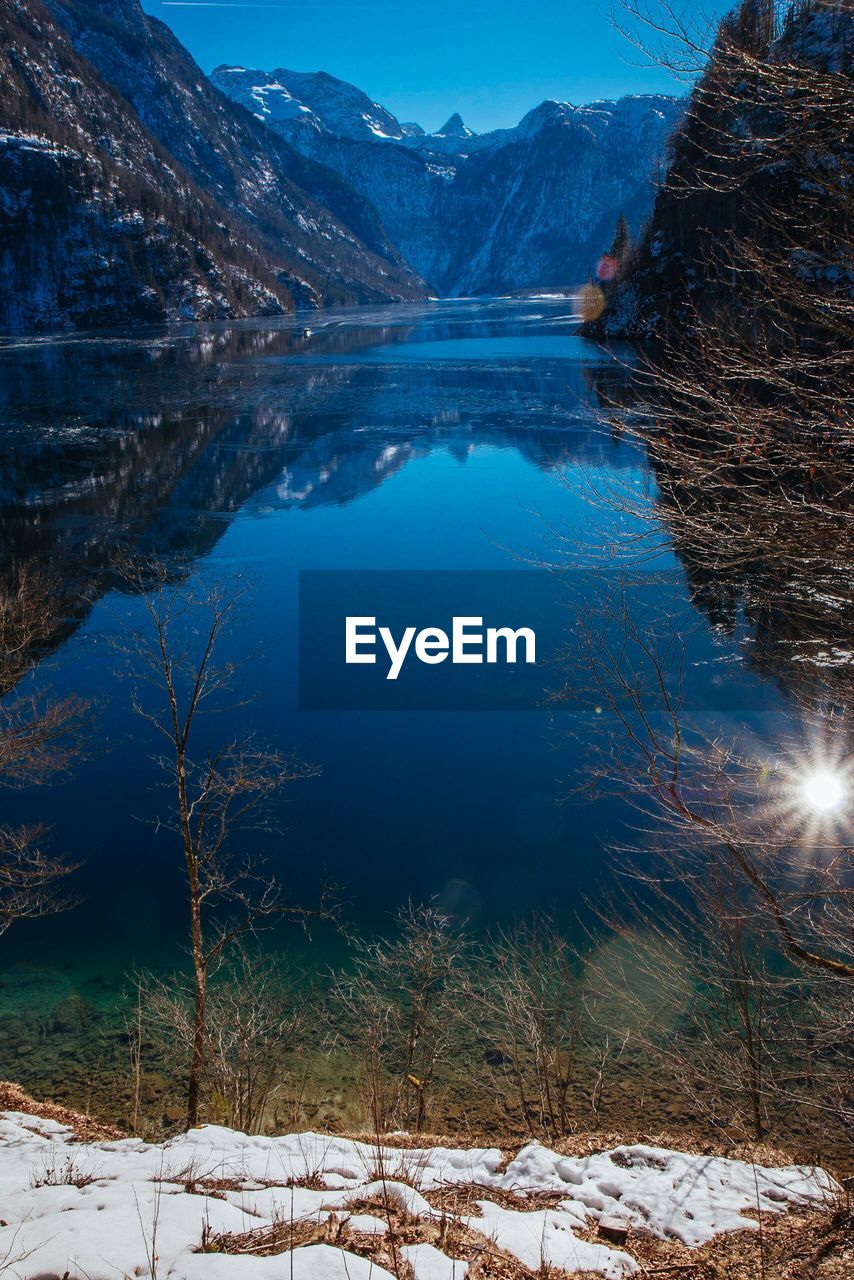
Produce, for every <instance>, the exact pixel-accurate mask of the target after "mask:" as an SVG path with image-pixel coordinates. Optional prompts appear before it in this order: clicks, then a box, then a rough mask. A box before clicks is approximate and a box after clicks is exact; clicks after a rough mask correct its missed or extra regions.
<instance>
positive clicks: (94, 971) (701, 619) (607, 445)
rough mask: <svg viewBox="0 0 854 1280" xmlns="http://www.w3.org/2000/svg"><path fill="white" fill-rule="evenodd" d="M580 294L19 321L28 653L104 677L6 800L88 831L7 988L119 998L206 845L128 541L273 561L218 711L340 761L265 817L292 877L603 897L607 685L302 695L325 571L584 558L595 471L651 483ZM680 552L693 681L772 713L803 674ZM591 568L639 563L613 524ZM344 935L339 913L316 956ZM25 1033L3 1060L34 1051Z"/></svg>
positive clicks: (365, 885) (73, 843)
mask: <svg viewBox="0 0 854 1280" xmlns="http://www.w3.org/2000/svg"><path fill="white" fill-rule="evenodd" d="M576 320H577V317H576V316H575V315H574V313H573V306H572V303H571V301H570V300H568V299H561V298H549V299H525V300H518V301H515V300H514V301H507V300H504V301H501V300H497V301H478V302H469V301H460V302H453V303H432V304H424V305H419V306H417V307H410V306H406V307H396V308H385V309H381V310H380V309H376V310H368V309H364V310H359V311H350V312H341V313H328V314H323V315H318V316H312V317H308V318H307V317H302V318H299V319H295V320H283V321H280V320H276V321H270V322H264V321H257V322H245V323H241V324H231V325H225V324H222V325H210V326H187V327H186V328H183V329H181V328H178V329H172V330H170V331H168V332H165V331H151V332H148V331H140V332H137V333H133V332H130V333H125V332H112V333H107V334H103V335H98V334H93V335H85V336H80V335H77V336H73V337H59V338H55V339H51V338H48V339H39V340H30V341H15V342H11V341H10V342H6V343H5V344H3V345H2V346H0V449H2V476H3V480H2V488H0V504H1V505H0V522H2V540H3V559H4V562H5V563H7V564H8V563H9V562H10V561H11V560H16V559H17V560H20V559H27V558H35V559H36V560H38V561H39V562H41V563H44V564H46V565H49V566H50V568H51V570H52V571H53V572H54V573H55V574H56V575H57V578H58V580H59V583H60V589H59V590H58V591H57V596H56V601H55V607H56V617H55V620H53V621H54V622H55V626H54V640H53V643H52V646H51V652H50V653H49V654H48V655H47V656H46V657H45V659H44V661H43V662H42V664H41V666H40V667H39V670H38V671H37V672H36V673H35V676H34V677H33V681H34V683H35V684H36V685H37V686H38V687H49V688H50V690H51V692H52V693H54V694H64V693H70V692H74V693H77V694H80V695H82V696H84V697H86V698H89V699H91V701H92V706H93V719H92V725H91V729H90V733H89V738H88V742H87V752H86V757H85V759H83V760H82V761H81V762H80V763H79V764H77V765H76V766H75V768H74V770H73V772H72V774H71V775H70V776H69V777H68V778H67V779H65V780H63V781H62V782H60V783H58V784H55V785H51V786H49V787H41V788H30V789H28V790H26V791H23V792H7V793H6V794H5V795H4V810H5V814H6V820H7V821H18V820H23V819H39V820H44V821H46V822H48V823H49V824H50V825H51V828H52V834H51V848H52V850H53V851H55V852H60V851H61V852H62V853H64V854H66V855H67V856H68V857H69V858H70V859H71V860H73V861H79V862H80V863H81V869H80V871H79V872H77V873H76V875H75V891H76V893H77V895H78V897H79V903H78V905H77V906H76V907H75V909H74V910H72V911H69V912H67V913H65V914H63V915H61V916H57V917H55V918H53V919H47V920H41V921H38V922H33V923H27V924H22V925H20V926H19V927H16V928H15V929H13V930H10V931H9V933H8V934H7V935H6V936H5V937H3V939H2V944H0V948H2V949H0V968H2V971H3V978H2V985H0V999H2V1002H3V1006H4V1007H5V1009H6V1011H7V1012H10V1013H14V1011H15V1010H16V1009H19V1008H20V1007H21V1004H22V1003H24V1004H26V1006H27V1007H28V1008H32V1007H35V1006H39V1007H41V1006H42V1005H45V1006H46V1007H48V1006H50V1005H51V1003H52V1002H55V1001H56V1000H58V999H60V998H62V997H63V996H64V995H67V994H68V992H71V991H73V992H78V993H80V994H81V995H82V996H83V997H84V998H85V999H91V1000H93V1001H96V1002H97V1001H100V1002H109V1001H111V1000H114V999H115V998H116V996H117V993H118V992H119V990H120V989H121V986H122V984H123V982H124V979H125V975H126V974H127V973H129V972H130V971H131V970H132V969H133V968H134V967H136V966H140V965H168V964H171V963H175V962H177V961H178V960H179V959H180V945H181V942H182V937H183V935H182V928H183V906H182V900H181V893H180V886H181V879H180V875H181V866H180V859H179V851H178V849H177V847H176V845H175V843H174V838H173V837H172V836H171V835H170V834H169V833H168V832H166V831H165V830H164V829H162V828H161V829H160V830H157V829H156V828H155V826H154V825H152V819H154V818H155V817H156V816H158V815H160V814H162V813H164V812H165V811H166V808H167V805H168V795H167V793H166V792H164V790H163V788H162V783H163V777H162V774H161V773H160V772H159V770H158V768H157V765H156V763H155V761H154V759H153V756H154V754H155V752H156V750H157V746H156V742H155V739H154V737H153V735H152V733H151V732H150V730H149V729H148V727H147V726H146V725H145V723H144V722H143V721H141V720H140V719H138V718H137V717H135V716H134V715H133V713H132V711H131V709H130V699H131V682H130V681H128V680H127V679H126V678H124V677H125V676H126V674H127V673H126V672H124V671H123V670H122V664H121V661H120V660H119V658H118V656H117V655H116V653H115V651H114V649H113V647H112V646H111V644H110V639H111V637H112V636H114V635H115V633H116V631H117V628H119V627H121V626H124V625H127V624H130V625H132V626H136V625H141V623H142V611H141V608H140V602H139V600H138V599H134V598H133V597H132V596H131V595H129V594H128V593H127V592H126V591H124V590H122V589H121V587H120V585H119V584H118V583H117V580H116V577H115V573H114V572H113V569H112V563H113V560H114V557H115V555H116V553H117V552H118V551H119V550H124V551H129V552H131V553H133V554H145V555H156V556H157V557H159V558H161V559H166V560H172V559H176V558H182V559H184V560H186V562H187V564H188V566H189V572H190V576H191V580H193V579H195V578H198V579H199V580H200V581H201V580H206V581H210V580H213V579H218V578H228V577H230V576H232V575H234V574H235V573H237V572H241V571H247V572H248V574H249V576H250V578H251V582H252V591H251V596H250V597H249V598H248V600H247V602H246V604H245V607H244V608H243V609H242V611H241V613H240V615H239V617H238V619H237V622H236V626H235V629H234V631H233V632H232V633H231V634H230V636H229V640H228V646H227V656H229V657H231V658H233V659H234V660H235V661H236V662H237V663H238V666H239V690H240V694H241V697H242V696H243V695H245V696H246V697H251V698H252V699H253V700H252V701H251V702H250V703H249V704H248V705H247V706H241V707H237V706H235V708H234V709H233V710H232V712H230V713H228V715H227V717H226V721H225V723H223V722H222V721H220V722H218V723H215V722H214V721H213V720H212V721H209V722H206V726H205V728H204V730H203V733H204V734H205V735H210V738H209V741H210V742H214V741H217V740H220V741H221V740H222V734H223V733H224V732H225V733H226V734H231V733H233V732H236V731H238V730H239V729H241V728H246V727H251V728H252V730H253V731H254V732H255V733H257V735H258V736H259V738H261V739H263V740H264V741H265V742H270V743H273V744H275V745H276V746H279V747H281V748H283V749H287V750H292V751H294V752H295V753H296V754H297V756H298V757H299V758H300V759H301V760H303V761H306V762H309V763H311V764H312V765H313V766H316V769H317V771H318V772H317V776H315V777H313V778H311V779H308V780H306V781H302V782H299V783H297V784H295V785H294V786H293V787H292V788H291V789H290V791H289V792H288V794H287V796H286V798H285V800H284V801H283V803H282V804H281V805H280V806H279V807H278V808H277V811H276V813H275V815H274V817H275V826H276V828H277V829H276V830H275V831H272V832H267V833H266V834H265V833H259V834H258V836H257V845H258V847H259V848H260V849H262V851H263V853H264V854H265V856H266V857H267V858H268V859H269V862H270V865H271V866H272V867H273V868H274V869H275V870H276V872H277V874H278V875H279V877H280V878H281V880H282V881H283V883H284V884H286V885H287V886H288V889H289V891H290V893H291V895H292V897H293V900H294V901H296V902H304V903H308V904H310V903H311V902H312V901H314V900H316V896H317V894H318V892H319V888H320V886H321V884H322V883H323V882H324V880H325V879H328V880H330V881H332V882H334V883H335V884H336V885H337V886H339V887H340V889H341V894H342V897H343V900H344V904H345V907H344V910H345V915H346V917H347V919H348V920H349V921H350V922H351V924H354V925H355V926H357V927H360V928H363V929H368V928H370V929H373V928H383V927H384V925H385V923H386V922H387V920H388V917H389V913H390V912H391V911H393V910H394V909H395V908H396V907H398V906H400V905H402V904H403V903H405V902H406V901H407V900H409V899H411V900H413V901H425V900H427V899H430V898H435V899H436V900H438V902H439V903H441V904H442V905H443V907H444V908H445V909H446V910H447V911H448V912H450V913H452V914H454V915H456V916H458V917H460V918H461V919H464V920H465V921H466V922H467V924H468V927H471V928H475V929H476V928H480V927H482V926H484V925H487V924H489V923H490V922H494V921H501V920H504V921H506V920H508V919H510V918H512V917H514V916H516V915H519V914H524V913H526V912H529V911H533V910H548V911H553V912H555V913H556V914H557V915H558V916H559V917H560V918H561V919H564V920H567V921H569V920H570V919H571V918H572V917H573V915H574V913H575V912H576V911H578V910H580V909H583V903H584V901H585V899H586V897H587V896H588V895H590V894H591V893H594V894H595V892H596V885H597V883H598V881H599V877H601V876H605V877H607V875H608V857H607V853H606V851H605V850H606V846H607V844H608V842H609V840H612V839H614V838H617V837H618V836H619V833H620V830H621V824H622V822H623V821H624V820H625V817H626V814H625V812H624V811H623V809H622V807H621V805H620V802H619V800H615V799H614V798H611V799H608V798H600V799H599V800H594V799H588V800H586V801H585V802H584V803H583V804H578V803H572V802H570V803H566V804H562V803H560V801H561V800H562V799H563V798H564V797H566V795H567V792H568V791H569V790H570V780H571V779H572V778H573V777H575V778H577V776H578V775H579V773H583V770H584V765H585V738H586V733H587V726H588V725H589V726H590V732H591V734H592V733H593V732H594V727H593V726H594V720H595V716H596V714H597V711H596V708H595V706H593V705H592V703H590V701H589V700H588V701H585V700H583V699H582V700H580V701H579V702H578V703H577V704H570V705H568V706H567V707H565V708H562V709H560V710H559V711H558V712H556V713H553V712H552V711H550V710H549V709H547V708H544V707H528V708H526V709H521V710H508V709H506V708H489V707H486V708H483V709H476V708H471V707H468V708H466V709H463V710H459V709H448V708H447V707H445V708H444V709H432V708H430V707H428V706H424V705H417V706H415V707H411V706H410V707H408V706H401V707H399V708H394V707H392V708H386V707H382V706H376V707H374V706H368V707H365V708H362V709H353V708H346V709H341V710H336V709H335V708H334V707H332V708H331V709H330V708H327V709H323V710H312V709H306V708H303V709H301V705H300V698H299V673H298V638H299V636H298V617H297V602H298V579H299V573H300V571H305V570H335V571H349V570H357V569H359V570H365V569H371V570H393V571H397V572H400V571H414V570H432V571H439V570H441V571H450V570H465V571H467V572H469V573H481V572H483V571H490V570H513V571H514V572H517V573H523V572H526V571H530V570H532V569H533V568H534V567H536V566H537V565H539V564H541V563H542V562H546V563H548V564H551V565H553V564H564V565H568V566H569V568H570V569H571V570H574V569H575V567H576V566H575V565H574V564H573V558H572V557H573V554H575V553H574V552H573V550H572V548H573V547H574V546H576V545H578V544H579V543H581V542H584V543H585V544H587V545H594V546H595V545H596V541H597V539H596V533H597V529H599V528H600V527H601V530H604V529H605V528H606V525H607V523H608V522H609V521H611V520H612V519H613V513H611V512H609V511H607V510H604V509H602V508H601V507H599V506H597V505H596V504H595V503H591V502H589V501H587V500H586V499H585V496H584V493H585V486H586V482H587V479H588V478H595V477H597V476H598V477H599V478H602V477H608V476H613V477H618V478H619V480H620V483H621V484H629V485H632V486H634V490H635V492H636V493H637V494H638V495H640V496H641V499H642V500H643V501H646V502H653V501H654V494H655V486H654V483H653V480H652V478H651V477H650V476H649V474H648V472H647V468H646V463H645V459H644V457H643V456H642V455H641V454H639V453H638V452H637V450H636V449H635V448H634V447H633V446H632V445H631V444H630V443H627V442H625V441H621V440H619V439H614V438H613V437H612V436H610V435H609V433H608V432H607V430H604V429H603V427H602V424H601V422H600V421H599V419H598V417H597V415H596V412H595V409H596V401H597V387H598V386H600V385H601V380H602V379H603V378H605V379H609V378H610V379H612V380H613V379H617V380H619V378H620V376H621V372H620V368H619V365H618V364H617V363H616V362H615V360H614V357H613V356H612V355H611V354H609V353H607V352H605V351H603V350H602V349H600V348H598V347H597V346H595V345H594V344H592V343H590V342H588V341H585V340H583V339H581V338H578V337H576V336H573V329H574V327H575V324H576ZM620 358H621V360H622V359H629V358H630V357H629V354H628V353H627V352H623V353H621V355H620ZM658 567H659V568H660V569H662V570H663V571H664V573H665V574H666V575H668V581H669V582H670V583H671V587H672V589H673V591H674V593H675V597H676V599H677V602H678V605H679V607H680V608H681V609H682V610H683V611H684V613H685V615H686V617H687V618H688V619H689V621H690V624H691V638H690V642H689V670H690V680H691V682H693V683H692V684H691V688H692V689H693V691H694V695H693V696H694V701H695V705H696V708H697V709H698V710H702V712H703V713H705V712H706V711H709V712H711V711H716V712H717V713H719V715H720V716H722V717H723V720H724V723H725V724H730V725H743V723H744V722H745V720H746V719H751V725H752V728H751V731H752V732H759V731H761V725H762V724H763V723H765V721H766V719H767V717H768V716H777V715H778V714H780V713H781V708H782V702H781V695H780V693H779V692H778V691H777V690H775V689H774V688H773V687H772V686H771V685H770V684H766V683H764V682H763V680H762V678H761V676H760V675H759V674H757V673H755V672H754V671H753V670H752V669H751V668H750V667H749V666H747V665H746V664H745V662H744V661H742V655H741V649H740V643H739V637H738V635H737V634H733V633H732V632H731V631H730V632H726V631H724V630H723V629H721V628H720V627H718V626H716V625H712V624H711V623H710V622H709V621H708V619H707V617H706V615H705V613H704V612H703V611H702V610H701V609H699V608H695V607H694V605H693V603H692V601H691V598H690V596H689V592H688V590H687V587H686V586H685V580H684V575H683V570H682V568H681V566H680V563H679V561H678V559H677V558H676V557H675V556H674V555H672V554H669V555H668V554H666V555H664V556H663V557H662V558H661V560H660V562H659V565H658ZM594 568H595V569H596V570H597V571H598V572H600V573H601V574H604V575H607V574H608V573H610V572H611V571H612V568H613V567H612V565H611V564H610V562H609V559H608V556H607V554H606V553H605V552H603V553H602V555H601V559H600V562H599V563H598V565H594ZM575 581H576V582H581V581H583V579H582V578H578V579H576V580H575ZM575 590H576V592H577V590H578V588H577V587H576V588H575ZM439 603H441V602H439ZM217 735H219V736H218V737H217ZM253 838H254V837H253ZM283 937H284V940H285V942H287V939H288V938H289V937H291V938H293V944H294V945H296V946H298V947H304V946H305V944H304V942H303V941H302V935H301V934H291V935H287V934H285V935H282V936H278V937H277V940H276V945H283ZM341 946H342V944H341V943H340V941H339V940H338V939H337V936H336V935H334V934H332V933H331V932H328V933H327V932H324V931H323V930H321V935H320V941H319V942H318V943H317V946H316V948H315V950H314V951H312V952H311V957H312V963H313V964H315V965H322V964H325V963H326V962H327V961H328V960H330V959H334V958H335V957H336V956H337V955H338V954H339V953H340V950H341ZM4 1043H6V1042H5V1041H2V1042H0V1074H7V1075H10V1078H16V1079H21V1078H22V1076H23V1077H28V1076H29V1077H31V1076H32V1074H33V1072H32V1071H29V1072H28V1071H26V1070H24V1071H21V1070H20V1069H19V1070H18V1071H17V1074H14V1073H13V1067H12V1065H11V1064H10V1063H9V1062H7V1061H6V1060H5V1053H4V1052H3V1050H2V1045H3V1044H4ZM24 1082H25V1083H26V1079H24Z"/></svg>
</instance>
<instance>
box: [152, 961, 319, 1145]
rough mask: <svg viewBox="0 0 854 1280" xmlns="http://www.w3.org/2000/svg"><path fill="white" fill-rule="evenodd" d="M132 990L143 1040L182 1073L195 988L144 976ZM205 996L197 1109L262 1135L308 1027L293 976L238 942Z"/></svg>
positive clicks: (190, 1040)
mask: <svg viewBox="0 0 854 1280" xmlns="http://www.w3.org/2000/svg"><path fill="white" fill-rule="evenodd" d="M137 991H138V1008H139V1009H140V1023H141V1028H142V1037H143V1039H144V1041H145V1042H146V1043H147V1044H148V1045H149V1046H150V1048H151V1050H152V1051H153V1052H154V1054H155V1055H156V1057H157V1058H158V1060H160V1061H163V1062H166V1063H168V1064H169V1066H170V1069H171V1071H172V1072H173V1073H174V1074H176V1075H178V1076H180V1075H181V1073H182V1072H183V1071H184V1070H186V1063H187V1061H189V1060H190V1054H191V1051H192V1046H193V1036H194V999H193V992H192V989H191V988H190V987H189V986H188V985H187V984H186V983H183V982H182V981H181V980H180V979H179V980H176V979H175V978H169V979H161V978H158V977H155V976H154V975H152V974H144V975H140V977H139V979H138V983H137ZM207 997H208V998H207V1008H206V1013H207V1030H206V1064H205V1074H204V1087H203V1091H202V1097H201V1110H202V1111H203V1112H204V1114H205V1115H206V1117H207V1118H208V1119H209V1120H211V1121H213V1122H215V1123H217V1124H226V1125H229V1126H230V1127H232V1128H235V1129H239V1130H241V1131H242V1132H244V1133H259V1132H261V1131H262V1130H263V1126H264V1123H265V1120H266V1119H268V1118H269V1112H270V1108H271V1107H272V1106H273V1104H274V1102H275V1100H276V1098H277V1097H278V1096H279V1095H280V1094H281V1093H282V1092H283V1090H285V1089H286V1087H287V1085H288V1083H289V1081H290V1078H291V1074H292V1065H293V1064H292V1058H293V1052H294V1049H295V1048H297V1047H298V1046H299V1044H300V1043H301V1034H302V1033H303V1032H304V1031H305V1028H306V1022H307V1017H306V1009H305V1001H304V998H303V997H302V995H301V994H300V991H299V982H298V979H297V976H296V975H292V974H291V973H289V972H288V970H287V968H286V966H285V965H284V963H283V961H282V960H281V959H280V958H277V957H276V956H272V955H271V956H259V955H257V954H256V953H254V952H251V951H248V950H247V949H246V948H245V947H244V946H242V945H238V946H236V947H235V949H234V952H233V954H231V955H229V957H228V958H227V959H226V960H225V961H224V962H223V964H222V965H221V966H220V968H218V969H217V971H216V972H215V973H214V974H213V975H212V976H211V980H210V983H209V986H208V992H207Z"/></svg>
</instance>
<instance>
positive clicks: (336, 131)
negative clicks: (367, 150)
mask: <svg viewBox="0 0 854 1280" xmlns="http://www.w3.org/2000/svg"><path fill="white" fill-rule="evenodd" d="M211 79H212V80H213V82H214V84H216V85H217V86H218V88H220V89H221V90H222V91H223V93H225V94H226V95H227V96H228V97H230V98H232V99H233V100H234V101H236V102H240V103H242V104H243V106H245V107H246V108H247V109H248V110H249V111H252V112H253V114H254V115H257V116H258V117H259V119H262V120H264V122H265V124H272V123H274V122H277V121H287V122H288V123H289V124H294V125H296V126H297V127H300V128H304V127H309V128H313V129H315V130H317V131H323V130H326V131H327V132H329V133H331V134H333V135H334V136H335V137H336V138H354V139H356V140H357V141H358V140H364V141H370V140H371V139H372V138H393V139H396V140H398V141H399V140H400V139H401V138H402V137H403V136H404V132H403V126H402V125H401V124H400V121H399V120H397V119H396V118H395V117H394V116H393V115H392V114H391V112H390V111H386V109H385V107H381V106H380V104H379V103H378V102H372V101H371V99H370V98H369V97H368V95H367V94H366V93H362V91H361V89H357V88H356V86H355V85H352V84H348V83H347V81H346V80H338V79H337V78H336V77H335V76H330V75H328V74H327V73H326V72H325V71H288V70H287V69H286V68H285V67H278V68H277V69H276V70H275V71H271V72H270V73H269V75H268V74H267V73H266V72H258V71H249V70H247V69H246V68H245V67H229V66H221V67H217V68H216V70H215V71H214V72H213V75H212V76H211ZM410 127H411V126H410Z"/></svg>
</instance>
